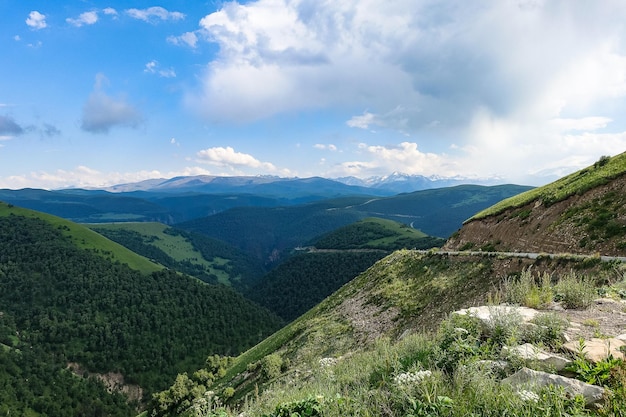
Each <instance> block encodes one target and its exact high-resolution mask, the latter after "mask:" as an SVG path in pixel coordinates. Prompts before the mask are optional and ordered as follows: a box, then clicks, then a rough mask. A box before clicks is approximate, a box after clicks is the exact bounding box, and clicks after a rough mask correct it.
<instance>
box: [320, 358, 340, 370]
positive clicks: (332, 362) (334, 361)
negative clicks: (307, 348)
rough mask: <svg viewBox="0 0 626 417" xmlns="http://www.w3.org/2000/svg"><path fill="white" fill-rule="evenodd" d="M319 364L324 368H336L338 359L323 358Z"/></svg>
mask: <svg viewBox="0 0 626 417" xmlns="http://www.w3.org/2000/svg"><path fill="white" fill-rule="evenodd" d="M319 364H320V366H321V367H322V368H327V367H330V366H335V365H336V364H337V359H335V358H322V359H320V360H319Z"/></svg>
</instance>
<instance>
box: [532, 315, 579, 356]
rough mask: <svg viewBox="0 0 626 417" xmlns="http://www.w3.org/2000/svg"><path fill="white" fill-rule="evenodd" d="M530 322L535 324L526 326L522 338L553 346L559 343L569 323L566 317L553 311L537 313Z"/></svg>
mask: <svg viewBox="0 0 626 417" xmlns="http://www.w3.org/2000/svg"><path fill="white" fill-rule="evenodd" d="M531 323H533V324H535V326H530V327H527V328H526V331H525V332H524V340H525V341H526V342H529V343H543V344H545V345H547V346H550V347H553V348H556V347H558V346H560V345H561V343H562V342H563V340H562V339H561V336H562V334H563V330H565V329H566V328H567V326H568V325H569V322H568V321H567V320H566V319H564V318H562V317H560V316H559V315H558V314H555V313H544V314H539V315H537V316H536V317H535V318H534V319H532V320H531Z"/></svg>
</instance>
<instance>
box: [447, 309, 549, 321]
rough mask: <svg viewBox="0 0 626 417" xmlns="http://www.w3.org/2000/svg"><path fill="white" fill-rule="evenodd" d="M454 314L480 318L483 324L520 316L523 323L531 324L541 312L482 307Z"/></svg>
mask: <svg viewBox="0 0 626 417" xmlns="http://www.w3.org/2000/svg"><path fill="white" fill-rule="evenodd" d="M454 314H467V315H470V316H473V317H476V318H478V319H479V320H480V321H482V322H491V321H492V320H493V317H495V316H498V315H499V316H504V315H507V314H519V315H520V316H521V317H522V321H524V322H529V321H531V320H532V319H533V318H535V316H536V315H537V314H539V312H538V311H537V310H535V309H533V308H528V307H517V306H506V305H498V306H480V307H470V308H464V309H462V310H458V311H455V312H454Z"/></svg>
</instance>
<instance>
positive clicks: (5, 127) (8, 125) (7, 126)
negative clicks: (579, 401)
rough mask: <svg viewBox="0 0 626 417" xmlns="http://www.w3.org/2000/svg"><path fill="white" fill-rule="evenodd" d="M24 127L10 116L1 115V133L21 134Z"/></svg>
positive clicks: (7, 134)
mask: <svg viewBox="0 0 626 417" xmlns="http://www.w3.org/2000/svg"><path fill="white" fill-rule="evenodd" d="M22 133H24V128H23V127H22V126H20V125H19V124H17V122H16V121H15V119H13V118H12V117H10V116H0V135H6V136H9V135H11V136H12V135H21V134H22Z"/></svg>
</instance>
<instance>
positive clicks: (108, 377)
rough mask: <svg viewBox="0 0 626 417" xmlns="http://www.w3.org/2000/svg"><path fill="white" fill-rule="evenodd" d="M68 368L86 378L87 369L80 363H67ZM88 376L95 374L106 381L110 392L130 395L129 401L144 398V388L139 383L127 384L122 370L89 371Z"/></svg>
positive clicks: (100, 379)
mask: <svg viewBox="0 0 626 417" xmlns="http://www.w3.org/2000/svg"><path fill="white" fill-rule="evenodd" d="M67 369H69V370H70V371H72V372H73V373H74V374H75V375H78V376H80V377H82V378H85V376H86V374H87V370H86V369H84V368H82V367H81V366H80V364H78V363H76V362H70V363H68V364H67ZM88 376H93V377H95V378H97V379H98V380H99V381H101V382H102V383H104V386H105V387H106V388H107V391H109V393H113V392H119V393H121V394H124V395H125V396H126V397H128V401H129V402H137V403H138V402H140V401H141V399H142V398H143V390H142V389H141V387H140V386H139V385H133V384H127V383H126V382H125V381H124V375H122V374H121V373H120V372H108V373H106V374H98V373H89V374H88Z"/></svg>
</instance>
